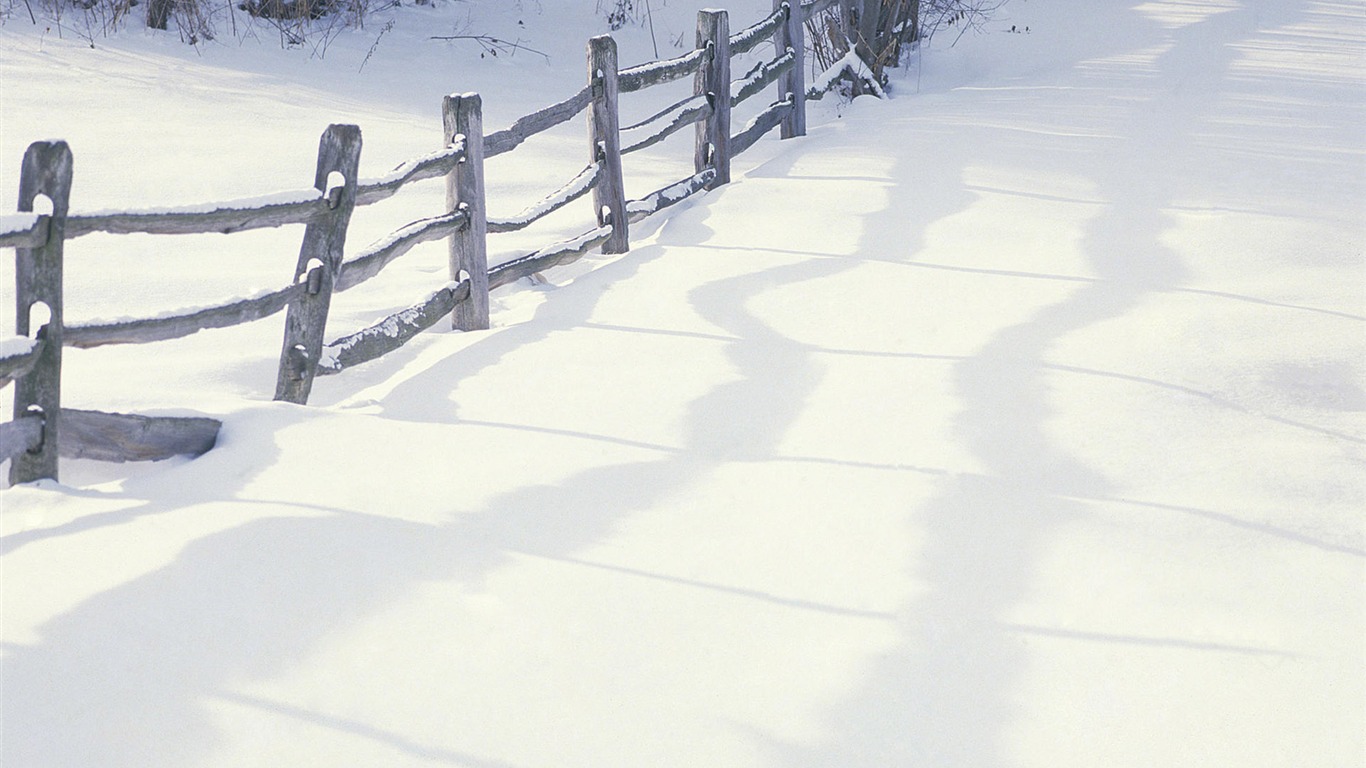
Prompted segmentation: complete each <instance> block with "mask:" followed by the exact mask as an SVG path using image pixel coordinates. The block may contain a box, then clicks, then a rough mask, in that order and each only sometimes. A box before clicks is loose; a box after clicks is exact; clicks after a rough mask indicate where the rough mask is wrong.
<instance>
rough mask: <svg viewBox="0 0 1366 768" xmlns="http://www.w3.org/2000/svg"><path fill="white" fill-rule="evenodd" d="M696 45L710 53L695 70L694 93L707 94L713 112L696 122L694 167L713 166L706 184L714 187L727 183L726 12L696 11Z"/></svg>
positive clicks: (704, 167)
mask: <svg viewBox="0 0 1366 768" xmlns="http://www.w3.org/2000/svg"><path fill="white" fill-rule="evenodd" d="M697 47H698V48H706V49H707V50H708V51H710V52H711V53H710V55H709V56H708V57H707V61H706V63H704V64H703V65H702V68H701V69H699V70H698V71H697V79H696V81H695V85H694V91H693V92H694V93H697V94H699V95H702V94H705V95H706V97H707V101H709V102H710V103H711V108H712V112H711V116H710V117H708V118H707V119H706V120H704V121H702V122H700V123H698V124H697V144H696V151H695V153H694V155H693V167H694V168H695V169H696V171H697V173H701V172H702V171H704V170H706V169H708V168H714V169H716V178H715V179H713V180H712V183H711V184H709V185H708V186H707V188H708V189H715V188H716V187H719V186H721V185H722V184H729V183H730V21H729V19H728V18H727V16H726V12H725V11H714V10H704V11H698V12H697Z"/></svg>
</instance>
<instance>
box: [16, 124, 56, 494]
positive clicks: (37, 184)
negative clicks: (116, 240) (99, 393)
mask: <svg viewBox="0 0 1366 768" xmlns="http://www.w3.org/2000/svg"><path fill="white" fill-rule="evenodd" d="M40 195H42V196H45V197H47V199H48V200H49V201H50V202H51V204H52V214H51V218H50V219H49V221H48V237H47V242H45V243H44V244H43V245H40V246H37V247H33V248H17V249H15V252H14V278H15V280H14V282H15V290H14V309H15V323H14V330H15V333H16V334H18V335H20V336H27V337H29V338H31V339H38V340H40V341H42V342H43V345H42V347H41V348H40V350H39V352H38V357H37V359H35V360H34V361H33V365H32V366H31V367H30V368H29V370H28V372H27V373H25V374H24V375H23V376H22V377H20V378H19V379H18V380H17V381H15V383H14V413H15V414H29V413H35V412H36V413H41V414H43V417H44V423H43V434H42V443H41V444H40V445H39V446H38V447H36V448H34V449H32V450H27V451H24V452H23V453H20V454H18V455H16V456H14V458H13V460H12V461H11V462H10V482H11V483H13V484H18V483H28V482H32V481H34V480H40V479H51V480H56V479H58V472H57V469H58V468H57V445H58V443H57V441H58V438H59V437H60V436H61V421H62V419H61V407H62V330H63V329H62V248H63V245H64V243H65V240H66V215H67V210H68V208H69V204H70V197H71V149H70V147H68V146H67V145H66V142H64V141H38V142H34V143H33V144H30V145H29V147H28V150H27V151H26V152H25V153H24V159H23V163H22V165H21V167H20V172H19V201H18V202H19V211H20V212H21V213H31V212H32V211H33V207H34V205H33V204H34V202H35V201H36V200H37V198H38V197H39V196H40ZM40 305H42V306H45V307H46V310H45V311H42V307H41V306H40ZM40 311H41V314H40ZM35 322H41V323H43V325H42V327H40V328H34V327H33V323H35Z"/></svg>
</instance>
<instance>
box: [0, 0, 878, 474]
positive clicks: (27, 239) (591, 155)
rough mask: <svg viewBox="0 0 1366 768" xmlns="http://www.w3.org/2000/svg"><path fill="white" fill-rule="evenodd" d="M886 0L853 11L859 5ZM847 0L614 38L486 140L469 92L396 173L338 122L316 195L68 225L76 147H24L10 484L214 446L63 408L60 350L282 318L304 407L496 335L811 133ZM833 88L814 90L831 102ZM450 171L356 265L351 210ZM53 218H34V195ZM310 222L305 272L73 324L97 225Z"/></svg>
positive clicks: (211, 430) (197, 426) (785, 6)
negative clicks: (553, 138) (506, 175)
mask: <svg viewBox="0 0 1366 768" xmlns="http://www.w3.org/2000/svg"><path fill="white" fill-rule="evenodd" d="M863 2H873V0H845V2H844V5H849V4H850V3H852V4H853V5H858V6H859V7H860V8H861V7H862V3H863ZM835 6H836V1H835V0H808V1H807V2H803V3H800V4H797V2H796V0H774V3H773V12H772V13H771V14H769V15H768V16H766V17H764V18H763V19H761V20H759V21H758V22H756V23H754V24H751V25H750V26H748V27H746V28H744V29H742V30H740V31H739V32H737V33H735V34H733V35H732V34H730V32H729V18H728V15H727V14H726V12H725V11H702V12H700V13H699V15H698V27H697V38H696V47H695V48H694V49H693V50H692V51H690V52H688V53H686V54H683V55H681V56H678V57H675V58H672V59H666V60H662V61H654V62H649V63H646V64H642V65H640V66H635V67H629V68H626V69H621V70H618V67H617V60H616V44H615V42H613V40H612V39H611V38H610V37H607V36H603V37H598V38H594V39H592V40H590V41H589V42H588V51H589V66H588V73H587V83H586V84H585V86H584V87H583V88H582V89H581V90H579V91H578V92H576V93H574V94H573V95H571V96H569V97H568V98H566V99H564V100H562V101H559V102H557V103H555V104H552V105H550V106H548V107H545V108H544V109H541V110H538V111H536V112H532V113H531V114H528V115H524V116H523V117H520V118H518V119H517V120H515V121H513V123H512V125H510V126H509V127H508V128H506V129H503V130H499V131H495V132H492V133H489V134H484V132H483V126H482V102H481V100H480V97H479V95H478V94H457V95H452V96H449V97H447V98H446V99H445V100H444V101H443V104H442V115H443V118H442V122H443V130H444V136H443V141H442V142H441V146H440V148H439V149H437V150H436V151H434V152H431V153H429V154H426V155H423V156H421V157H417V158H414V159H412V160H409V161H407V162H405V163H402V164H401V165H399V166H398V167H396V168H395V169H394V170H392V171H390V172H389V173H388V174H386V175H384V176H382V177H379V178H374V179H358V178H357V171H358V167H359V159H360V152H361V135H360V129H359V128H357V127H355V126H347V125H333V126H330V127H329V128H328V129H327V131H326V132H325V133H324V134H323V136H322V139H321V140H320V142H319V149H318V161H317V167H316V173H315V178H314V183H313V186H311V187H308V188H305V189H300V190H290V191H285V192H277V193H274V194H269V195H263V196H258V197H252V198H247V199H242V200H233V201H227V202H221V203H210V204H203V205H195V206H183V207H175V208H159V209H146V210H126V211H109V212H93V213H78V214H74V215H69V214H68V210H67V208H68V202H69V193H70V188H71V152H70V150H69V148H67V146H66V144H65V143H64V142H37V143H35V144H33V145H32V146H30V147H29V150H28V152H27V153H26V154H25V157H24V163H23V168H22V173H21V178H20V180H19V187H20V194H19V211H18V212H17V213H15V214H5V215H2V216H0V247H6V248H14V249H15V254H16V264H17V269H16V275H17V286H16V287H17V290H16V293H15V298H16V316H17V319H18V323H17V325H16V330H17V332H18V333H19V334H20V336H19V337H16V338H13V339H9V340H6V341H4V342H3V343H0V385H3V384H5V383H9V382H11V381H12V382H14V383H15V401H14V414H15V418H14V419H13V420H12V421H10V422H8V423H4V424H0V461H2V460H9V461H10V481H11V482H13V483H22V482H29V481H32V480H36V479H41V478H52V479H56V478H57V476H58V472H57V469H58V467H57V457H58V456H59V455H60V456H65V457H85V458H96V459H101V460H106V461H129V460H148V459H159V458H165V457H168V456H171V455H176V454H192V455H198V454H200V453H203V452H204V451H207V450H209V449H210V448H211V447H212V446H213V444H214V441H215V440H216V437H217V434H218V429H219V423H218V422H217V421H215V420H213V419H207V418H174V417H147V416H137V415H129V414H109V413H100V412H96V411H80V410H74V409H69V408H64V407H62V405H61V402H60V378H61V353H62V348H63V347H64V346H72V347H79V348H88V347H96V346H101V345H106V344H140V343H147V342H154V341H162V340H166V339H173V338H178V337H182V336H187V335H190V334H193V333H197V332H199V331H202V330H208V329H214V328H226V327H229V326H234V325H238V324H241V323H247V322H252V321H256V320H260V319H263V318H266V317H270V316H272V315H275V314H277V313H279V312H281V311H285V312H286V319H285V336H284V339H283V341H282V344H281V352H280V364H279V367H278V371H277V381H276V393H275V397H276V399H279V400H287V401H291V402H295V403H301V404H302V403H306V402H307V400H308V395H309V392H310V390H311V387H312V384H313V381H314V378H315V377H316V376H320V375H332V374H336V373H339V372H341V371H343V370H346V369H347V368H350V367H353V366H356V365H359V364H361V363H364V362H368V361H371V360H374V359H376V358H378V357H380V356H382V355H384V354H387V353H388V352H391V351H393V350H395V349H398V348H399V347H401V346H403V345H404V344H405V343H407V342H408V341H410V340H411V339H412V338H413V337H415V336H416V335H417V334H419V333H421V332H422V331H424V330H426V329H428V328H431V327H433V326H435V325H436V324H438V323H439V322H441V320H442V318H445V317H450V318H451V323H452V327H454V328H457V329H462V330H477V329H483V328H487V327H488V293H489V291H490V290H492V289H496V288H498V287H501V286H504V285H508V284H510V283H512V282H515V281H516V280H518V279H520V278H523V277H528V276H531V275H535V274H536V273H539V272H543V271H545V270H547V269H551V268H553V267H555V266H559V265H563V264H568V263H570V262H573V261H575V260H577V259H579V258H582V257H583V256H584V254H586V253H588V252H590V251H592V250H594V249H601V250H602V251H603V252H604V253H622V252H625V251H627V250H628V249H629V247H630V246H629V243H630V241H629V227H630V224H631V223H633V222H637V221H639V220H641V219H643V218H645V217H646V216H649V215H651V214H654V213H657V212H658V211H661V210H663V209H665V208H668V207H669V206H671V205H674V204H677V203H678V202H680V201H682V200H685V199H687V198H689V197H690V196H692V195H695V194H698V193H699V192H702V191H704V190H707V189H712V188H715V187H717V186H720V185H722V184H725V183H727V182H729V180H730V164H731V161H732V160H733V158H734V157H735V156H737V155H739V154H740V153H742V152H744V151H746V150H748V149H749V148H750V147H752V146H753V145H754V144H755V143H756V142H757V141H758V140H759V139H760V138H761V137H762V136H763V135H765V134H766V133H768V132H770V131H772V130H773V129H774V128H776V127H779V126H781V128H782V130H781V133H782V136H783V138H790V137H793V136H801V135H803V134H804V133H805V99H806V98H807V97H808V96H809V95H811V94H809V93H808V89H807V86H806V83H805V81H804V73H803V68H804V64H803V51H804V48H805V44H804V40H803V24H804V23H805V22H806V21H807V20H808V19H810V18H811V17H812V16H814V15H815V14H818V13H821V12H823V11H825V10H827V9H830V8H833V7H835ZM768 41H771V42H772V43H773V46H774V52H775V55H774V56H772V57H771V58H767V59H765V60H763V61H760V62H759V63H758V64H756V65H754V66H753V67H752V68H751V69H750V70H749V71H748V72H746V73H745V74H744V75H743V76H742V77H740V78H738V79H735V80H732V77H731V59H732V58H733V57H735V56H738V55H741V54H746V53H749V52H752V51H754V50H755V49H757V48H758V47H759V46H760V45H762V44H763V43H765V42H768ZM689 76H691V77H692V78H693V92H692V94H691V95H689V96H688V97H686V98H684V99H682V100H680V101H678V102H677V103H675V104H673V105H671V106H669V107H667V108H665V109H663V110H661V111H659V112H657V113H655V114H653V115H651V116H650V117H649V118H647V119H645V120H642V121H640V122H638V123H635V124H633V125H629V126H626V127H625V128H622V127H621V126H620V123H619V115H620V113H619V109H618V101H619V99H620V98H621V96H622V95H624V94H630V93H634V92H637V91H640V90H643V89H646V88H650V87H653V86H656V85H660V84H663V83H668V82H672V81H676V80H681V79H683V78H686V77H689ZM775 84H776V86H777V93H776V96H777V98H776V100H775V101H774V102H773V103H772V104H771V105H770V106H769V107H768V108H766V109H764V110H762V111H761V112H759V114H758V115H757V116H755V117H754V118H753V119H752V120H750V121H749V122H748V124H747V125H746V127H745V128H744V129H742V130H741V131H739V132H738V133H735V134H732V133H731V129H730V119H731V110H732V108H733V107H734V105H736V104H739V103H741V102H743V101H745V100H747V99H750V98H752V97H754V96H755V95H757V94H759V93H761V92H763V91H764V90H766V89H769V88H772V87H773V86H774V85H775ZM816 95H819V94H816ZM581 114H586V115H587V118H586V119H587V122H588V127H589V136H590V141H589V146H588V147H587V150H588V151H587V160H588V162H587V165H586V167H585V168H584V169H583V170H582V171H581V172H579V173H578V174H576V175H575V176H574V177H573V178H572V179H569V180H568V181H567V182H565V183H564V184H562V185H561V186H560V187H559V188H557V189H556V190H554V191H553V192H551V193H549V194H548V195H546V196H545V197H544V198H543V199H542V200H540V201H539V202H537V203H535V204H533V205H531V206H529V207H527V208H526V209H525V210H523V211H520V212H518V213H517V214H515V215H513V216H511V217H509V218H490V217H488V215H487V213H486V211H485V209H484V202H485V182H486V180H485V175H484V160H485V159H486V158H489V157H494V156H497V155H500V154H504V153H507V152H511V151H513V150H515V149H516V148H517V147H518V146H519V145H521V144H522V143H523V142H525V141H526V140H527V139H529V138H531V137H533V136H535V135H537V134H539V133H542V132H544V131H547V130H550V129H552V128H554V127H556V126H558V125H561V124H563V123H565V122H567V121H569V120H572V119H574V118H575V117H578V116H579V115H581ZM689 126H693V127H694V133H695V141H694V173H693V174H692V175H690V176H688V177H686V178H684V179H681V180H678V181H676V182H673V183H671V184H668V185H665V186H664V187H662V188H660V189H658V190H656V191H654V192H651V193H650V194H648V195H645V196H644V197H641V198H638V199H634V200H629V199H627V197H626V194H625V186H624V184H623V179H622V165H621V157H622V155H623V154H626V153H630V152H635V151H639V150H641V149H645V148H646V147H650V146H653V145H655V144H658V143H659V142H662V141H664V140H665V139H666V138H668V137H669V136H671V135H673V134H675V133H678V132H680V131H682V130H684V129H686V128H688V127H689ZM432 179H444V180H445V182H446V191H447V196H446V202H447V205H446V210H445V211H444V212H440V213H438V214H436V215H432V216H427V217H422V218H418V219H416V220H414V221H411V222H409V223H408V224H406V225H404V226H402V227H400V228H398V229H397V230H395V231H394V232H392V233H390V234H389V235H387V236H385V237H384V238H381V239H380V240H379V241H377V242H375V243H372V244H371V245H369V246H367V247H366V248H365V249H363V250H362V251H361V252H359V253H358V254H355V255H353V256H352V257H350V258H349V259H348V258H344V254H343V249H344V245H345V241H346V232H347V228H348V225H349V221H350V218H351V216H352V215H353V211H354V209H355V208H356V207H358V206H367V205H370V204H373V203H377V202H380V201H382V200H386V199H388V198H390V197H393V196H394V195H396V194H398V193H399V192H400V191H401V190H403V189H404V188H405V187H407V186H408V185H410V184H414V183H417V182H421V181H425V180H432ZM39 195H43V196H46V197H47V198H48V199H49V200H51V201H52V204H53V208H52V210H51V211H50V212H35V211H34V210H33V203H34V201H35V199H36V198H37V197H38V196H39ZM589 195H591V196H592V207H593V211H594V225H593V226H592V227H591V228H589V229H588V230H587V231H585V232H584V233H583V234H582V235H579V236H578V237H574V238H570V239H568V240H564V241H562V242H558V243H555V244H552V245H549V246H547V247H545V248H541V249H539V250H537V251H534V252H532V253H529V254H526V255H524V256H520V257H517V258H514V259H511V260H509V261H506V262H503V263H501V264H497V265H495V266H492V267H489V266H488V265H487V256H486V253H487V245H486V240H487V237H488V235H489V234H497V233H502V232H513V231H517V230H520V229H523V228H525V227H527V226H529V225H530V224H532V223H533V222H535V221H538V220H540V219H542V218H544V217H545V216H548V215H550V214H551V213H554V212H555V211H558V210H561V209H563V208H565V207H566V206H568V205H569V204H571V203H573V202H574V201H576V200H578V199H580V198H583V197H587V196H589ZM291 224H303V225H305V229H304V234H303V240H302V243H301V246H300V249H299V254H298V259H297V262H296V265H295V270H294V273H293V279H292V280H291V281H290V283H289V284H288V285H286V286H284V287H282V288H278V289H274V290H267V291H264V292H261V293H259V294H257V295H254V296H250V297H245V298H239V299H234V300H231V301H227V302H224V303H221V304H217V305H213V306H208V307H201V308H195V309H190V310H182V311H179V312H175V313H170V314H167V315H165V316H161V317H152V318H140V319H134V320H119V321H109V322H100V321H96V322H87V323H81V324H75V325H70V326H68V325H65V324H64V323H63V320H62V314H63V313H62V309H63V307H62V260H63V244H64V243H65V241H66V240H69V239H72V238H76V237H81V236H83V235H87V234H90V233H94V232H107V233H116V234H123V233H148V234H158V235H164V234H201V233H214V232H217V233H233V232H241V231H246V230H251V229H261V228H269V227H280V226H284V225H291ZM442 239H444V240H447V241H448V244H449V245H448V249H449V253H450V257H449V272H450V276H449V282H448V283H447V284H446V285H444V286H443V287H441V288H439V289H437V290H435V291H434V292H432V293H431V294H430V295H428V296H427V297H425V298H424V299H422V300H421V301H419V302H417V303H415V304H414V305H413V306H411V307H408V308H407V309H404V310H402V311H400V312H397V313H394V314H392V315H390V316H388V317H386V318H384V319H383V320H381V321H380V322H378V323H376V324H374V325H372V326H370V327H367V328H363V329H361V330H358V331H355V332H353V333H350V334H345V335H342V336H340V337H339V338H336V339H335V340H333V341H331V342H326V343H325V338H324V332H325V331H326V324H327V316H328V310H329V307H330V302H331V296H332V294H333V293H334V292H337V291H346V290H349V289H351V288H354V287H356V286H357V285H360V284H361V283H363V282H365V281H367V280H369V279H371V278H373V277H375V276H376V275H378V274H380V272H381V271H382V270H384V269H385V268H386V267H387V266H388V265H390V264H392V263H393V262H395V261H396V260H398V259H399V258H400V257H402V256H403V255H404V254H406V253H408V252H409V251H410V250H412V249H413V248H414V247H415V246H417V245H419V244H421V243H426V242H431V241H435V240H442Z"/></svg>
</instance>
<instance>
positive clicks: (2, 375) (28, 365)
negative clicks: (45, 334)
mask: <svg viewBox="0 0 1366 768" xmlns="http://www.w3.org/2000/svg"><path fill="white" fill-rule="evenodd" d="M43 344H44V342H41V341H40V342H37V343H36V344H34V345H33V347H32V348H31V349H29V350H28V351H27V352H21V353H19V354H16V355H8V356H6V357H0V387H3V386H5V385H6V384H8V383H10V382H11V381H14V380H15V379H17V378H19V377H20V376H23V375H24V374H26V373H28V372H29V371H30V370H32V369H33V365H34V363H36V362H38V358H39V356H40V355H42V353H43Z"/></svg>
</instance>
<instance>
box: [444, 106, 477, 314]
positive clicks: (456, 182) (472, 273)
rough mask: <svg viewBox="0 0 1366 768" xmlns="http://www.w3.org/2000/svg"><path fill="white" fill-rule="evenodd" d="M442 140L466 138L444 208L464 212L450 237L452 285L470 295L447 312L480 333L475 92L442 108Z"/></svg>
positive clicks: (451, 140)
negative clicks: (462, 221)
mask: <svg viewBox="0 0 1366 768" xmlns="http://www.w3.org/2000/svg"><path fill="white" fill-rule="evenodd" d="M441 115H442V117H441V119H442V124H443V126H444V128H445V131H446V141H447V142H453V141H455V140H456V137H457V136H464V137H465V162H463V163H460V164H459V165H457V166H455V168H454V169H453V170H452V171H451V172H450V174H448V175H447V176H446V209H447V210H450V211H457V212H459V211H463V212H464V213H465V215H466V217H467V219H466V223H465V226H463V227H461V228H459V229H457V230H456V231H455V232H452V233H451V237H450V247H449V252H450V259H449V265H450V276H451V282H453V283H460V282H464V281H468V282H469V284H470V295H469V298H468V299H467V300H465V301H462V302H460V303H459V304H456V305H455V307H454V308H453V309H452V311H451V327H452V328H455V329H456V330H459V331H479V330H484V329H486V328H488V327H489V283H488V274H489V267H488V218H487V216H488V211H487V210H486V209H485V207H484V206H485V202H484V201H485V198H484V138H483V137H484V112H483V102H482V101H481V100H480V98H479V94H477V93H465V94H452V95H450V96H447V97H446V98H445V99H444V100H443V101H442V103H441Z"/></svg>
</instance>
